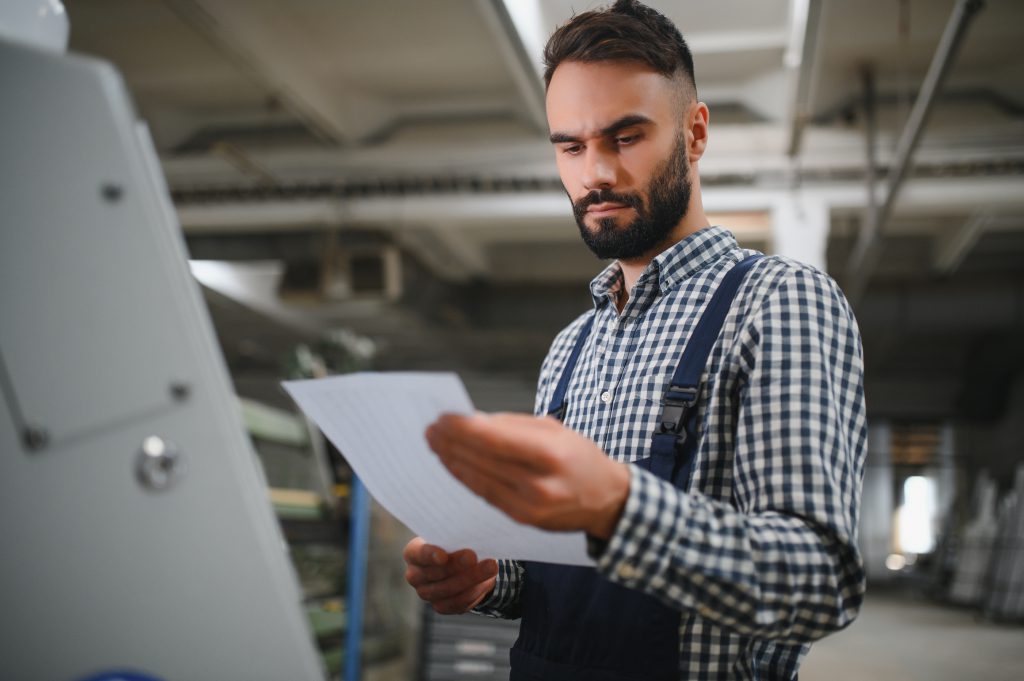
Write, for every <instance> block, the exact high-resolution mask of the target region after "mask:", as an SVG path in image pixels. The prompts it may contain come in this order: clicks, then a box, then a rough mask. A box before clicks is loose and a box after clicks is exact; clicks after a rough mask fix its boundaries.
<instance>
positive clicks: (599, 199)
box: [572, 189, 643, 220]
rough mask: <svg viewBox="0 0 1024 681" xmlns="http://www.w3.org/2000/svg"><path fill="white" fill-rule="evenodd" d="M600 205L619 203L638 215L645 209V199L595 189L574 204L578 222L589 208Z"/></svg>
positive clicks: (638, 196) (637, 195)
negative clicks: (633, 210)
mask: <svg viewBox="0 0 1024 681" xmlns="http://www.w3.org/2000/svg"><path fill="white" fill-rule="evenodd" d="M598 203H619V204H622V205H624V206H629V207H630V208H633V209H635V210H636V211H637V212H638V213H639V212H640V211H641V210H642V209H643V199H642V198H641V197H640V195H639V194H620V193H618V192H613V191H612V190H610V189H595V190H594V191H592V192H590V193H589V194H587V195H586V196H584V197H583V198H581V199H579V200H577V201H573V202H572V212H573V213H575V214H576V218H577V219H578V220H582V219H583V216H584V215H586V212H587V208H589V207H590V206H593V205H595V204H598Z"/></svg>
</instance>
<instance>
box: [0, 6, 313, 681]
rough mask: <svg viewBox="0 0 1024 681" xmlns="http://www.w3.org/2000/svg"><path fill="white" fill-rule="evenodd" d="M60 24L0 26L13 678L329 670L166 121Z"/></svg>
mask: <svg viewBox="0 0 1024 681" xmlns="http://www.w3.org/2000/svg"><path fill="white" fill-rule="evenodd" d="M5 2H6V0H5ZM37 4H40V5H45V6H47V7H51V8H53V7H56V8H59V7H60V5H59V3H58V2H55V1H53V0H51V1H50V2H37ZM2 23H4V22H3V21H0V24H2ZM58 28H59V27H58ZM44 33H45V31H44ZM48 34H49V35H53V34H54V32H53V31H49V33H48ZM56 34H57V38H58V40H57V41H56V42H55V44H53V45H49V46H47V45H46V44H44V43H40V42H38V41H36V42H35V43H32V42H31V41H25V40H19V39H17V37H14V38H12V36H11V35H10V34H9V32H6V31H4V30H0V542H2V544H0V678H4V679H19V680H32V679H48V680H62V681H63V680H67V681H75V680H84V679H114V678H122V679H128V678H132V679H143V678H144V679H159V680H161V681H163V680H171V679H174V680H175V681H177V680H179V679H207V680H208V679H217V680H222V679H273V680H275V681H279V680H282V679H288V680H300V679H322V678H323V670H322V668H321V665H320V662H319V661H318V657H317V654H316V652H315V648H314V644H313V639H312V634H311V631H310V628H309V625H308V623H307V621H306V619H305V616H304V613H303V610H302V608H301V594H300V590H299V586H298V582H297V579H296V577H295V574H294V572H293V570H292V568H291V565H290V564H289V561H288V557H287V547H286V545H285V543H284V539H283V537H282V534H281V531H280V529H279V527H278V524H277V521H276V519H275V517H274V514H273V510H272V508H271V505H270V503H269V501H268V499H267V492H266V485H265V483H264V481H263V478H262V473H261V471H260V469H259V467H258V462H257V460H256V456H255V454H254V453H253V451H252V449H251V446H250V444H249V442H248V440H247V437H246V435H245V432H244V429H243V424H242V421H241V416H240V414H239V412H238V407H237V401H236V399H235V398H234V395H233V394H232V391H231V389H230V387H229V380H228V375H227V372H226V370H225V366H224V363H223V359H222V358H221V356H220V353H219V351H218V349H217V346H216V343H215V340H214V335H213V331H212V327H211V324H210V320H209V318H208V315H207V312H206V309H205V307H204V305H203V302H202V300H201V297H200V294H199V291H198V289H197V286H196V284H195V283H194V282H193V280H192V279H191V277H190V275H189V271H188V267H187V261H186V258H187V256H186V252H185V248H184V244H183V241H182V237H181V233H180V229H179V227H178V224H177V221H176V218H175V214H174V211H173V208H172V206H171V204H170V201H169V198H168V193H167V189H166V186H165V183H164V179H163V176H162V173H161V171H160V167H159V165H158V161H157V158H156V154H155V152H154V149H153V147H152V143H151V141H150V138H149V135H148V133H147V131H146V128H145V126H144V125H142V124H141V123H140V122H138V121H137V120H136V117H135V115H134V113H133V111H132V106H131V104H130V101H129V98H128V96H127V93H126V91H125V88H124V85H123V83H122V81H121V79H120V77H119V75H118V74H117V72H116V71H115V70H114V69H113V68H112V67H111V66H109V65H108V64H106V63H103V62H100V61H96V60H93V59H86V58H81V57H76V56H67V55H64V54H63V53H62V49H63V46H62V45H61V44H60V35H59V30H58V31H57V32H56ZM66 36H67V30H66V20H65V30H64V32H63V40H65V41H66Z"/></svg>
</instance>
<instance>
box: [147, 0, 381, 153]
mask: <svg viewBox="0 0 1024 681" xmlns="http://www.w3.org/2000/svg"><path fill="white" fill-rule="evenodd" d="M163 1H164V3H165V4H166V5H167V7H168V8H169V9H170V10H171V11H172V12H174V13H175V14H176V15H177V16H179V17H180V18H181V19H182V21H184V22H185V23H186V24H188V25H189V26H191V27H192V28H193V30H195V31H196V32H197V33H199V34H200V35H202V36H204V37H205V38H206V39H207V40H209V41H210V43H211V44H213V45H214V46H215V47H217V48H218V49H220V50H221V51H222V52H223V53H224V54H226V55H227V56H228V57H229V58H230V59H231V60H232V61H233V62H234V63H235V64H237V65H238V66H239V68H241V69H243V70H244V71H245V72H246V73H248V74H249V76H250V77H252V78H253V79H254V80H255V81H256V82H258V83H260V84H262V85H263V86H264V87H266V88H268V89H269V90H270V91H271V92H273V93H274V95H275V97H276V98H277V99H278V100H279V101H280V102H281V104H282V105H283V106H284V108H285V109H287V110H288V111H289V112H291V113H292V114H293V115H294V116H296V117H297V118H298V119H299V120H301V121H302V122H303V124H304V125H305V126H306V127H307V128H308V129H309V130H310V131H311V132H312V133H313V134H314V135H315V136H317V137H318V138H320V139H321V140H324V141H326V142H330V143H334V144H340V143H342V142H346V141H359V140H362V139H364V138H366V137H369V136H372V135H373V134H375V133H376V132H377V131H378V130H379V129H380V128H381V126H386V125H389V124H390V122H391V117H390V115H389V112H388V111H387V110H386V108H385V107H384V106H382V105H381V103H380V102H378V101H376V100H375V99H374V98H372V97H369V96H367V95H365V94H364V95H360V94H359V93H353V92H352V91H351V90H349V91H346V93H345V96H344V98H341V97H337V96H333V95H332V92H333V90H331V89H329V88H325V87H323V83H322V82H320V81H318V80H317V79H316V78H315V76H314V75H313V74H312V73H311V72H310V70H309V68H308V64H306V63H305V62H303V61H302V59H301V58H300V56H299V55H297V54H290V53H288V52H287V51H284V50H276V51H275V50H270V49H268V44H269V41H268V40H267V38H268V36H269V35H270V34H271V32H274V31H276V30H277V27H275V26H272V25H269V24H267V22H261V21H259V20H258V17H256V20H253V21H246V20H245V19H246V17H247V16H249V15H251V14H253V13H255V12H258V8H257V7H256V6H252V7H246V3H244V2H223V1H220V2H214V1H213V0H163Z"/></svg>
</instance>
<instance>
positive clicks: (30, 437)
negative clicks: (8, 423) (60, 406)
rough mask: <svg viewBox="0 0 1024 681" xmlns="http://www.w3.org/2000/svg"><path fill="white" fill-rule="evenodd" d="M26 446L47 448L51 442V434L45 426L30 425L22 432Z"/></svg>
mask: <svg viewBox="0 0 1024 681" xmlns="http://www.w3.org/2000/svg"><path fill="white" fill-rule="evenodd" d="M21 437H22V440H23V441H24V442H25V446H26V447H28V448H29V449H32V450H36V451H38V450H40V449H45V448H46V446H47V445H48V444H49V443H50V434H49V433H48V432H47V431H46V429H45V428H34V427H31V426H30V427H28V428H26V429H25V430H24V431H23V432H22V434H21Z"/></svg>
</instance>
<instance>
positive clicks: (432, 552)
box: [402, 537, 448, 567]
mask: <svg viewBox="0 0 1024 681" xmlns="http://www.w3.org/2000/svg"><path fill="white" fill-rule="evenodd" d="M402 558H403V559H404V560H405V562H406V563H408V564H409V565H416V566H420V567H428V566H431V565H444V564H445V563H447V562H448V554H447V553H446V552H445V550H444V549H442V548H441V547H439V546H434V545H432V544H428V543H427V542H425V541H424V540H423V538H422V537H415V538H414V539H413V540H412V541H410V542H409V543H408V544H406V545H405V549H404V550H403V551H402Z"/></svg>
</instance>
